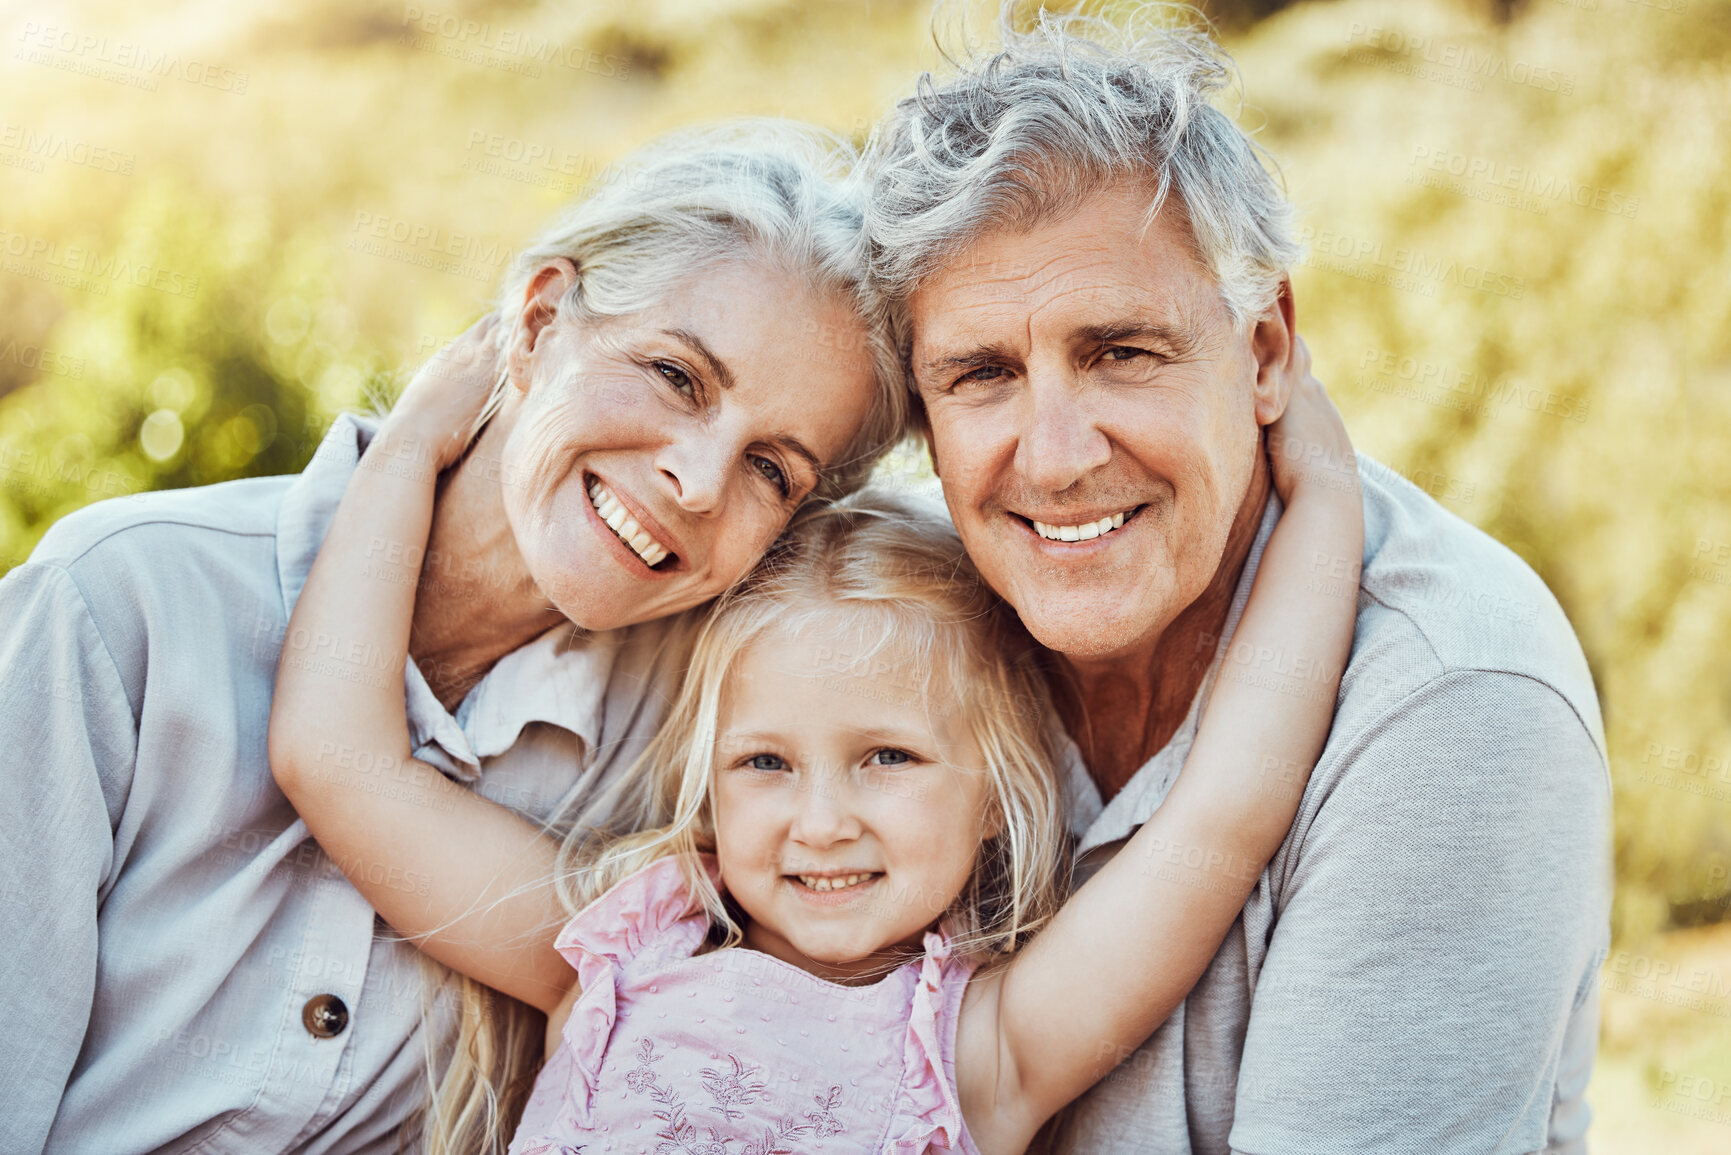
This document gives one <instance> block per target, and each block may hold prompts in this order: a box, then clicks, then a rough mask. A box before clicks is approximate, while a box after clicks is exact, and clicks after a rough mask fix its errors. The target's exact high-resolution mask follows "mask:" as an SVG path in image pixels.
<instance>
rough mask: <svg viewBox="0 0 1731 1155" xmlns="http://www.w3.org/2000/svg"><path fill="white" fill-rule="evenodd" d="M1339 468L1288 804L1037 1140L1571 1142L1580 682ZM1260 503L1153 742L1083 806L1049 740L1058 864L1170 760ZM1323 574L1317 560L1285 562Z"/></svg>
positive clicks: (1566, 660) (1584, 957) (1597, 824)
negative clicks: (1281, 838) (1191, 684)
mask: <svg viewBox="0 0 1731 1155" xmlns="http://www.w3.org/2000/svg"><path fill="white" fill-rule="evenodd" d="M1360 477H1361V480H1362V482H1363V485H1364V506H1365V547H1364V569H1363V572H1362V575H1361V577H1360V580H1359V610H1358V624H1357V629H1356V633H1355V635H1354V638H1353V648H1352V657H1351V659H1350V661H1349V663H1348V666H1347V669H1346V673H1345V676H1344V678H1343V679H1342V682H1341V686H1340V692H1339V697H1338V700H1337V704H1336V712H1335V717H1334V728H1333V730H1332V732H1331V733H1330V735H1329V738H1328V744H1327V746H1326V748H1325V749H1324V751H1323V754H1322V758H1321V760H1320V761H1319V763H1318V764H1317V767H1316V770H1315V772H1314V773H1313V774H1312V776H1311V779H1310V782H1309V785H1308V787H1307V788H1306V790H1305V792H1304V797H1303V801H1302V803H1301V805H1300V807H1299V811H1298V817H1297V820H1296V821H1295V822H1294V823H1293V825H1292V830H1291V833H1290V834H1289V835H1288V836H1287V838H1286V841H1285V843H1284V844H1283V845H1282V846H1281V848H1280V850H1279V852H1278V853H1277V854H1276V855H1275V857H1274V860H1273V862H1271V863H1270V864H1269V866H1268V869H1267V870H1266V871H1264V872H1263V874H1262V875H1261V878H1260V880H1259V881H1258V882H1257V884H1256V888H1255V890H1254V891H1252V893H1251V896H1250V901H1249V902H1248V903H1246V904H1245V907H1244V912H1243V914H1242V916H1241V918H1240V920H1239V921H1238V922H1237V923H1235V924H1234V926H1233V927H1232V930H1231V932H1230V933H1229V934H1228V936H1227V939H1226V942H1225V944H1224V945H1223V946H1222V947H1221V948H1220V951H1219V953H1218V954H1217V955H1216V956H1215V958H1214V961H1213V963H1212V965H1211V966H1210V967H1209V969H1208V971H1207V972H1206V973H1205V974H1204V976H1203V978H1202V980H1201V982H1199V983H1198V984H1197V986H1196V988H1195V989H1194V990H1193V991H1192V992H1191V994H1190V996H1189V998H1187V999H1186V1000H1185V1001H1184V1003H1183V1004H1182V1005H1181V1006H1180V1007H1179V1008H1178V1010H1177V1011H1176V1012H1174V1013H1173V1015H1172V1017H1171V1018H1170V1019H1169V1020H1167V1022H1166V1023H1165V1024H1163V1025H1162V1026H1161V1028H1160V1030H1159V1031H1158V1032H1156V1033H1155V1035H1154V1036H1153V1038H1151V1039H1150V1040H1149V1041H1148V1043H1147V1044H1146V1045H1145V1046H1144V1047H1143V1048H1142V1049H1141V1050H1140V1051H1139V1052H1137V1053H1136V1054H1134V1055H1132V1056H1130V1057H1129V1058H1128V1059H1127V1060H1126V1061H1125V1062H1123V1063H1122V1064H1121V1065H1120V1066H1119V1067H1118V1068H1117V1069H1116V1070H1114V1071H1113V1073H1112V1074H1111V1075H1109V1076H1108V1077H1107V1078H1106V1079H1105V1081H1104V1082H1102V1083H1101V1084H1100V1085H1099V1086H1097V1087H1096V1088H1095V1089H1094V1090H1093V1091H1091V1092H1090V1093H1089V1094H1088V1095H1087V1096H1085V1097H1084V1098H1083V1099H1082V1100H1081V1101H1080V1102H1079V1104H1078V1106H1077V1107H1076V1109H1075V1115H1074V1118H1073V1120H1072V1122H1071V1125H1070V1129H1069V1131H1068V1133H1067V1134H1066V1137H1065V1140H1064V1142H1063V1143H1062V1144H1061V1149H1062V1150H1065V1151H1067V1152H1074V1153H1076V1155H1084V1153H1085V1155H1107V1153H1112V1155H1116V1153H1129V1152H1147V1153H1149V1155H1152V1153H1155V1152H1158V1153H1160V1155H1182V1153H1185V1152H1195V1153H1197V1155H1225V1153H1226V1152H1227V1151H1229V1150H1230V1151H1235V1152H1244V1153H1246V1155H1352V1153H1359V1152H1363V1153H1366V1155H1368V1153H1372V1152H1375V1153H1377V1155H1398V1153H1411V1155H1436V1153H1439V1152H1473V1153H1481V1155H1482V1153H1485V1152H1530V1151H1539V1150H1551V1151H1571V1152H1573V1151H1582V1150H1584V1149H1585V1147H1584V1140H1583V1139H1582V1136H1583V1135H1584V1133H1585V1130H1586V1126H1587V1121H1588V1118H1589V1112H1588V1110H1587V1107H1586V1103H1585V1100H1584V1098H1583V1093H1584V1091H1585V1088H1586V1084H1587V1078H1588V1075H1589V1074H1590V1072H1591V1070H1592V1062H1593V1053H1594V1049H1595V1046H1596V1044H1597V1034H1598V1029H1597V1000H1596V994H1597V976H1598V968H1599V964H1600V962H1601V961H1602V959H1603V957H1604V952H1605V949H1606V945H1607V942H1608V936H1609V910H1610V897H1609V821H1610V778H1609V772H1608V769H1607V766H1606V761H1605V743H1604V737H1603V724H1602V722H1601V720H1600V716H1599V706H1598V700H1597V698H1596V696H1595V693H1594V689H1593V682H1592V677H1591V675H1590V674H1589V673H1588V670H1587V663H1586V660H1585V658H1584V657H1583V656H1582V653H1581V648H1580V645H1579V643H1578V642H1577V641H1576V639H1575V636H1574V633H1573V631H1572V630H1571V629H1570V628H1569V624H1568V622H1567V620H1565V618H1564V617H1563V613H1562V610H1561V609H1560V608H1559V607H1558V605H1557V603H1556V600H1555V599H1554V598H1553V597H1552V596H1551V594H1550V591H1548V590H1547V589H1546V588H1545V586H1544V584H1543V583H1542V582H1541V581H1540V580H1539V579H1538V577H1537V576H1536V575H1534V574H1533V572H1532V571H1531V570H1530V569H1528V568H1527V566H1526V565H1525V564H1523V563H1522V562H1521V561H1520V559H1519V558H1517V557H1516V556H1515V555H1514V554H1513V553H1511V552H1510V551H1509V550H1507V549H1505V548H1504V547H1503V546H1501V545H1499V544H1498V543H1497V542H1495V541H1493V540H1492V539H1491V538H1489V537H1488V536H1486V535H1485V534H1483V533H1481V532H1479V531H1478V530H1476V529H1474V528H1472V527H1471V526H1469V525H1467V524H1466V523H1465V522H1463V521H1461V520H1460V519H1459V518H1456V517H1455V516H1453V515H1452V514H1450V513H1448V512H1447V511H1445V510H1443V509H1442V508H1441V507H1440V506H1438V505H1437V504H1436V502H1434V501H1432V500H1431V499H1430V498H1429V497H1427V496H1426V495H1425V494H1423V493H1422V492H1420V491H1419V490H1418V489H1417V488H1415V487H1414V486H1412V485H1410V484H1408V483H1407V482H1406V481H1405V480H1403V479H1401V478H1400V477H1398V476H1397V475H1395V474H1394V473H1393V472H1391V471H1390V470H1388V469H1387V468H1386V467H1384V466H1381V465H1379V464H1377V463H1375V462H1372V461H1370V460H1368V459H1365V458H1361V468H1360ZM1278 519H1279V502H1278V499H1275V500H1271V502H1270V507H1269V509H1268V511H1267V513H1266V514H1265V516H1264V519H1263V524H1262V527H1261V531H1260V534H1259V536H1258V538H1257V541H1256V545H1255V547H1254V549H1253V551H1252V553H1251V556H1250V561H1249V564H1248V565H1247V566H1246V567H1245V571H1244V575H1243V578H1242V580H1241V581H1240V583H1239V586H1238V591H1237V596H1236V598H1235V600H1234V602H1233V605H1232V609H1231V613H1230V617H1229V619H1228V623H1227V629H1226V631H1225V637H1224V638H1223V640H1222V641H1221V642H1220V645H1219V649H1218V650H1217V653H1216V658H1215V667H1214V670H1211V672H1210V673H1209V675H1208V680H1207V681H1205V682H1204V684H1203V686H1202V688H1201V689H1200V690H1199V691H1198V693H1197V696H1196V700H1195V701H1194V702H1193V703H1192V705H1191V709H1190V714H1189V717H1188V718H1187V719H1186V720H1185V722H1184V724H1183V725H1182V726H1181V727H1180V728H1179V730H1178V732H1177V733H1176V734H1175V735H1174V736H1173V738H1172V741H1171V742H1170V743H1169V744H1168V745H1167V746H1166V747H1165V748H1164V749H1162V750H1161V751H1160V752H1159V753H1157V754H1156V755H1155V756H1154V757H1153V758H1152V759H1150V760H1149V762H1148V763H1147V764H1146V765H1144V766H1143V767H1142V768H1141V769H1140V770H1139V771H1138V772H1137V773H1136V776H1135V777H1134V778H1133V779H1132V780H1131V781H1130V782H1129V783H1128V784H1127V785H1126V786H1125V787H1124V789H1123V790H1122V791H1120V792H1119V793H1118V794H1117V795H1116V796H1115V797H1114V798H1113V799H1112V800H1111V801H1110V802H1109V803H1107V804H1106V805H1105V806H1104V807H1102V805H1101V801H1100V796H1099V793H1098V791H1097V790H1096V789H1095V787H1094V785H1093V782H1092V780H1091V779H1090V778H1089V777H1088V775H1087V772H1086V770H1085V769H1083V768H1082V767H1081V764H1080V762H1079V761H1075V760H1073V761H1072V764H1071V767H1070V779H1069V785H1070V794H1071V800H1072V804H1073V815H1074V817H1073V820H1072V826H1073V829H1074V833H1075V834H1076V835H1077V837H1078V838H1079V839H1080V843H1079V846H1078V852H1079V854H1080V855H1081V856H1082V859H1083V862H1084V863H1085V864H1089V863H1092V862H1097V861H1098V860H1099V856H1100V855H1102V854H1109V853H1110V852H1111V848H1112V847H1114V846H1115V845H1116V844H1117V843H1118V841H1119V840H1121V839H1123V838H1125V837H1127V836H1128V835H1129V834H1131V833H1132V832H1133V831H1134V830H1135V828H1136V827H1137V826H1138V825H1140V824H1141V823H1142V822H1143V821H1145V820H1146V819H1147V818H1148V817H1149V815H1150V814H1152V813H1153V811H1154V810H1155V809H1156V808H1158V806H1159V805H1160V802H1161V800H1162V799H1164V797H1165V795H1166V791H1167V790H1168V789H1169V788H1170V786H1171V785H1172V782H1173V780H1174V779H1175V778H1176V777H1177V775H1178V773H1179V771H1180V770H1181V769H1182V767H1183V764H1184V759H1185V757H1186V755H1187V754H1188V753H1189V750H1190V745H1191V742H1192V740H1193V739H1194V737H1195V730H1196V722H1197V718H1198V716H1199V714H1200V711H1201V709H1202V706H1203V705H1204V703H1205V701H1206V699H1207V695H1208V693H1209V691H1210V689H1211V688H1212V685H1213V679H1214V677H1215V675H1216V672H1217V671H1218V669H1219V660H1220V654H1223V653H1224V652H1225V648H1226V647H1227V646H1228V645H1230V639H1231V631H1232V629H1233V627H1235V626H1236V624H1237V622H1238V618H1239V615H1240V614H1241V613H1242V611H1243V608H1244V603H1245V601H1246V600H1247V599H1248V597H1249V593H1250V584H1251V581H1252V579H1253V578H1254V576H1255V572H1256V567H1257V563H1258V562H1259V560H1260V558H1261V555H1262V548H1263V545H1264V544H1265V543H1266V541H1267V539H1268V535H1269V534H1270V533H1272V531H1273V528H1274V525H1275V523H1276V521H1278ZM1340 577H1341V575H1339V574H1338V573H1334V572H1332V566H1331V563H1330V562H1329V561H1328V560H1327V559H1320V560H1319V561H1318V563H1317V567H1316V571H1315V572H1314V573H1313V574H1312V575H1311V580H1314V581H1318V582H1326V581H1338V580H1340ZM1269 661H1270V666H1269V668H1270V670H1274V669H1275V668H1276V667H1277V666H1278V663H1279V659H1278V657H1277V656H1271V657H1270V658H1269ZM1102 847H1105V848H1106V849H1104V850H1102V849H1098V848H1102ZM1090 851H1093V852H1095V853H1094V854H1093V855H1092V856H1090V853H1089V852H1090ZM1160 853H1182V851H1181V849H1180V848H1165V849H1164V850H1162V851H1161V852H1160ZM1084 869H1086V867H1084Z"/></svg>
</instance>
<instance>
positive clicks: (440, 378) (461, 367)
mask: <svg viewBox="0 0 1731 1155" xmlns="http://www.w3.org/2000/svg"><path fill="white" fill-rule="evenodd" d="M503 334H504V326H503V325H501V324H500V323H499V315H498V314H497V313H488V314H487V315H486V316H485V317H482V318H481V319H480V320H479V321H476V322H475V323H474V324H473V325H471V326H470V327H469V329H468V331H467V332H465V333H463V334H462V335H461V336H459V337H458V338H457V339H456V340H455V341H452V342H451V343H450V344H449V345H446V346H445V347H444V348H443V349H441V350H439V351H438V352H437V353H435V354H434V355H433V358H432V360H430V361H428V362H427V363H426V364H425V365H423V366H421V368H420V371H419V372H417V373H416V374H415V376H414V378H413V379H412V380H411V381H410V382H409V384H408V386H407V387H406V388H405V389H404V390H403V394H402V396H401V397H399V398H397V403H396V404H395V405H393V406H392V407H391V412H390V414H389V416H387V417H386V418H385V421H384V424H383V425H382V426H380V428H379V440H381V441H383V442H386V443H388V444H390V445H392V446H393V447H395V452H396V453H397V454H399V455H400V454H402V453H407V452H413V454H414V456H415V457H416V458H417V460H419V461H422V462H424V463H425V464H427V465H430V466H432V468H433V471H434V472H435V473H438V472H440V471H443V470H446V469H449V468H450V467H451V466H453V465H455V464H456V463H457V461H458V459H459V458H461V457H462V456H463V452H464V451H465V450H466V449H468V448H469V443H470V442H471V441H472V440H474V437H475V434H476V433H477V432H479V429H478V425H479V422H480V419H481V414H482V412H483V411H484V410H485V409H486V408H487V401H488V399H489V398H491V397H492V395H493V388H494V385H495V384H496V383H497V382H498V379H499V371H500V368H501V367H502V366H503V364H504V360H503V355H502V350H501V349H500V342H501V340H502V338H503Z"/></svg>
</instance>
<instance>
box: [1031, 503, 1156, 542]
mask: <svg viewBox="0 0 1731 1155" xmlns="http://www.w3.org/2000/svg"><path fill="white" fill-rule="evenodd" d="M1132 512H1133V511H1132V510H1128V509H1127V510H1125V511H1124V512H1123V513H1114V514H1113V515H1112V516H1111V517H1102V518H1101V519H1100V520H1099V521H1090V522H1087V523H1085V524H1083V525H1047V524H1046V523H1045V522H1043V521H1036V522H1034V532H1035V533H1037V534H1039V535H1040V536H1041V537H1043V538H1045V539H1046V540H1047V541H1089V540H1091V539H1093V538H1096V537H1099V536H1101V535H1102V534H1108V533H1111V532H1112V531H1113V530H1115V529H1117V528H1118V527H1119V526H1121V525H1123V524H1124V519H1125V518H1126V517H1129V516H1130V514H1131V513H1132Z"/></svg>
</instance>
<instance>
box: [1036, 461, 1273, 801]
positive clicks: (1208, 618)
mask: <svg viewBox="0 0 1731 1155" xmlns="http://www.w3.org/2000/svg"><path fill="white" fill-rule="evenodd" d="M1272 491H1273V485H1272V481H1271V479H1270V477H1269V472H1268V461H1267V459H1266V457H1264V456H1263V454H1262V452H1261V451H1258V453H1257V457H1256V467H1255V469H1254V470H1253V471H1252V474H1251V478H1250V485H1249V487H1248V489H1247V490H1246V491H1245V495H1244V501H1243V503H1242V504H1240V506H1239V508H1238V513H1237V515H1236V516H1235V517H1234V518H1233V521H1232V529H1231V532H1230V533H1229V534H1228V535H1227V538H1226V549H1225V552H1224V553H1223V554H1222V555H1221V559H1220V566H1219V568H1218V569H1216V570H1215V572H1214V577H1213V580H1211V581H1210V582H1209V583H1208V588H1207V589H1205V590H1204V591H1203V592H1202V595H1201V596H1200V597H1198V598H1197V599H1196V600H1195V601H1193V602H1191V603H1190V604H1189V605H1188V606H1185V607H1184V608H1183V609H1182V610H1180V611H1179V612H1178V614H1177V616H1176V617H1174V618H1173V619H1172V621H1171V623H1170V624H1169V625H1167V626H1166V628H1165V629H1163V630H1161V631H1160V632H1159V633H1157V634H1155V635H1154V636H1152V637H1150V638H1148V639H1146V640H1145V641H1144V644H1143V645H1141V646H1139V647H1137V648H1136V650H1135V651H1134V652H1132V653H1130V654H1125V655H1120V656H1118V657H1115V658H1111V659H1107V660H1101V661H1089V662H1083V663H1077V662H1074V661H1071V660H1069V659H1065V660H1064V665H1065V666H1066V667H1068V669H1069V673H1070V676H1071V681H1072V685H1073V686H1074V688H1075V692H1074V696H1071V695H1064V694H1060V695H1059V712H1060V714H1061V715H1062V716H1063V720H1064V724H1065V727H1066V728H1067V729H1068V730H1069V732H1070V734H1071V736H1072V737H1074V738H1075V740H1076V744H1077V746H1078V747H1079V748H1080V750H1081V752H1082V760H1083V762H1084V764H1085V765H1086V766H1087V767H1088V772H1089V774H1090V776H1091V777H1092V778H1093V779H1094V784H1095V785H1096V786H1097V787H1099V790H1100V797H1101V799H1102V800H1105V801H1110V800H1111V799H1112V797H1113V796H1114V795H1116V794H1117V793H1118V791H1120V790H1122V789H1123V788H1124V786H1125V784H1126V783H1128V782H1129V781H1130V779H1131V778H1132V777H1134V776H1135V774H1136V771H1137V770H1139V769H1141V768H1142V766H1143V764H1144V763H1146V762H1147V761H1148V759H1150V758H1152V757H1153V756H1154V755H1155V754H1157V753H1159V751H1160V748H1161V747H1163V746H1165V745H1166V743H1167V742H1170V741H1171V740H1172V735H1173V734H1175V733H1177V732H1178V727H1179V726H1180V725H1182V724H1183V722H1184V717H1185V715H1186V714H1188V713H1189V712H1190V703H1191V701H1192V700H1193V699H1194V698H1195V697H1196V691H1197V690H1198V689H1199V688H1200V687H1201V685H1202V679H1203V678H1204V677H1206V676H1207V674H1208V666H1209V664H1210V663H1211V662H1212V661H1213V660H1214V651H1215V648H1216V646H1217V644H1218V642H1219V640H1220V635H1221V633H1222V631H1224V630H1225V628H1226V616H1227V614H1228V613H1229V612H1230V611H1231V609H1232V595H1233V594H1234V593H1235V592H1236V591H1237V589H1238V579H1239V578H1240V577H1241V576H1242V575H1243V573H1244V565H1245V562H1246V561H1247V560H1248V559H1249V557H1250V547H1251V546H1252V545H1254V544H1255V542H1256V531H1257V530H1258V528H1260V526H1261V524H1262V513H1263V509H1264V507H1265V506H1266V505H1267V502H1268V496H1269V494H1270V493H1271V492H1272Z"/></svg>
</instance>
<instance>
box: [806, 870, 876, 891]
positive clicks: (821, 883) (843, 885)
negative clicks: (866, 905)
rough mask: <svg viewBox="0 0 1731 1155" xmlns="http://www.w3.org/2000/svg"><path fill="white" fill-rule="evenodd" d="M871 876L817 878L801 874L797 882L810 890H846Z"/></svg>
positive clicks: (827, 876) (828, 876)
mask: <svg viewBox="0 0 1731 1155" xmlns="http://www.w3.org/2000/svg"><path fill="white" fill-rule="evenodd" d="M872 877H873V876H872V875H871V874H869V873H867V874H844V875H838V876H831V875H825V876H823V877H818V876H817V875H812V874H802V875H800V876H799V880H800V881H801V882H803V883H805V885H806V886H808V887H810V888H811V889H812V890H846V889H847V888H848V887H850V886H858V885H859V884H860V883H862V882H865V881H867V880H869V879H870V878H872Z"/></svg>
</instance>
